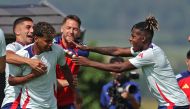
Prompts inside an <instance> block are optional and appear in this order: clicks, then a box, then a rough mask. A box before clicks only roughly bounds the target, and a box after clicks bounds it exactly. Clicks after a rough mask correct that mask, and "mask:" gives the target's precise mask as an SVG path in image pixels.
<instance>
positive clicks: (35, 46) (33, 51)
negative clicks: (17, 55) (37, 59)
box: [32, 43, 43, 55]
mask: <svg viewBox="0 0 190 109" xmlns="http://www.w3.org/2000/svg"><path fill="white" fill-rule="evenodd" d="M42 52H43V51H41V50H40V49H39V47H38V45H37V44H36V43H34V45H32V53H33V54H34V55H39V54H40V53H42Z"/></svg>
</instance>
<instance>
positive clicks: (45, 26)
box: [33, 22, 56, 37]
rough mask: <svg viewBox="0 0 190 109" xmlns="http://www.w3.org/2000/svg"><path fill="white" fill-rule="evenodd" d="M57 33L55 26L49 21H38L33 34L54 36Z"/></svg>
mask: <svg viewBox="0 0 190 109" xmlns="http://www.w3.org/2000/svg"><path fill="white" fill-rule="evenodd" d="M55 34H56V31H55V29H54V28H53V26H52V25H51V24H49V23H47V22H38V23H37V24H36V25H34V32H33V35H34V36H37V37H54V36H55Z"/></svg>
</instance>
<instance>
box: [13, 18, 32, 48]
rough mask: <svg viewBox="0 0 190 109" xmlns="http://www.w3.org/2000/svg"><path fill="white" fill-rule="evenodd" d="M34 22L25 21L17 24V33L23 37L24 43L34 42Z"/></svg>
mask: <svg viewBox="0 0 190 109" xmlns="http://www.w3.org/2000/svg"><path fill="white" fill-rule="evenodd" d="M32 33H33V22H31V21H24V22H22V23H21V24H18V26H16V34H17V35H18V36H19V37H20V38H21V40H22V43H24V44H30V43H32V42H33V36H32Z"/></svg>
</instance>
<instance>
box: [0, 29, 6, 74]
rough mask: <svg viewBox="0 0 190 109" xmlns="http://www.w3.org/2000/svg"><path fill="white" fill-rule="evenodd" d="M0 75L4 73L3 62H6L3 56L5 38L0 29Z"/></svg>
mask: <svg viewBox="0 0 190 109" xmlns="http://www.w3.org/2000/svg"><path fill="white" fill-rule="evenodd" d="M0 46H1V48H0V73H2V72H4V71H5V65H6V64H5V63H6V62H5V61H6V56H5V54H6V53H5V48H6V42H5V36H4V33H3V31H2V30H1V29H0Z"/></svg>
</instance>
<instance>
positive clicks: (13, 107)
mask: <svg viewBox="0 0 190 109" xmlns="http://www.w3.org/2000/svg"><path fill="white" fill-rule="evenodd" d="M1 109H21V107H20V104H18V103H7V104H5V105H4V106H3V107H1Z"/></svg>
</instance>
